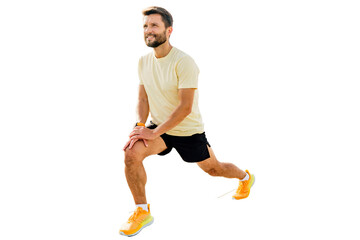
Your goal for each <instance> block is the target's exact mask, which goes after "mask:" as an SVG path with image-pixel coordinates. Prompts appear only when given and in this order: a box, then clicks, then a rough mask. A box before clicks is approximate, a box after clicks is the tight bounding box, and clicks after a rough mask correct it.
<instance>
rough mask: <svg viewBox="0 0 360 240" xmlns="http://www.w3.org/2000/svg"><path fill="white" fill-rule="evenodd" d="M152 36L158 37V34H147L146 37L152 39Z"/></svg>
mask: <svg viewBox="0 0 360 240" xmlns="http://www.w3.org/2000/svg"><path fill="white" fill-rule="evenodd" d="M150 36H152V37H156V34H151V33H149V34H146V35H145V37H150Z"/></svg>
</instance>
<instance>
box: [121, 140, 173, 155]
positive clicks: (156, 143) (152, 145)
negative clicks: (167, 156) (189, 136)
mask: <svg viewBox="0 0 360 240" xmlns="http://www.w3.org/2000/svg"><path fill="white" fill-rule="evenodd" d="M147 143H148V146H147V147H146V146H145V144H144V141H143V140H141V139H139V140H138V141H137V142H136V143H135V144H134V146H133V147H132V148H131V149H129V147H128V148H126V149H125V155H126V154H128V155H129V154H131V155H132V156H137V157H141V158H146V157H148V156H150V155H155V154H158V153H161V152H162V151H164V150H166V149H167V147H166V144H165V142H164V140H162V138H161V137H158V138H156V139H154V140H147Z"/></svg>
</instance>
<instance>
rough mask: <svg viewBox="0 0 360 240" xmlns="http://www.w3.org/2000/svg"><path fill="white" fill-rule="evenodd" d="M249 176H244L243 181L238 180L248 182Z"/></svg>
mask: <svg viewBox="0 0 360 240" xmlns="http://www.w3.org/2000/svg"><path fill="white" fill-rule="evenodd" d="M249 178H250V176H249V174H248V173H246V176H245V177H244V178H243V179H240V181H246V180H249Z"/></svg>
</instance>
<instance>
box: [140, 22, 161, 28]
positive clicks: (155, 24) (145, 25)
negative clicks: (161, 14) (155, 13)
mask: <svg viewBox="0 0 360 240" xmlns="http://www.w3.org/2000/svg"><path fill="white" fill-rule="evenodd" d="M149 25H153V26H159V24H157V23H150V24H149ZM147 26H148V24H147V23H145V24H144V25H143V27H147Z"/></svg>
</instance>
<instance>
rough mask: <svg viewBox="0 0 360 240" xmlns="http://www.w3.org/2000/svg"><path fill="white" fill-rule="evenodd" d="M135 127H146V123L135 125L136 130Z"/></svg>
mask: <svg viewBox="0 0 360 240" xmlns="http://www.w3.org/2000/svg"><path fill="white" fill-rule="evenodd" d="M135 127H145V123H142V122H137V123H135V126H134V128H135Z"/></svg>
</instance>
